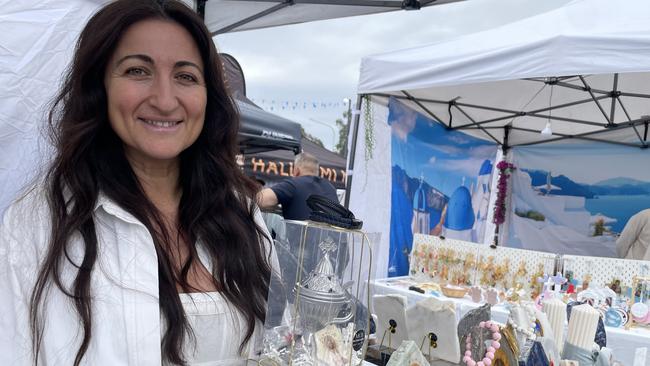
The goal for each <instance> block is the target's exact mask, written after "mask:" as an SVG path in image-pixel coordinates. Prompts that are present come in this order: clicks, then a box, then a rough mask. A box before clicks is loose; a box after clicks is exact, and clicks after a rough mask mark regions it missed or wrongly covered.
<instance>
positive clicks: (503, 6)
mask: <svg viewBox="0 0 650 366" xmlns="http://www.w3.org/2000/svg"><path fill="white" fill-rule="evenodd" d="M568 2H569V0H544V1H539V0H468V1H463V2H459V3H452V4H446V5H441V6H431V7H427V8H423V9H421V10H419V11H397V12H390V13H384V14H374V15H365V16H357V17H349V18H341V19H333V20H325V21H318V22H311V23H303V24H297V25H288V26H280V27H275V28H266V29H260V30H252V31H244V32H237V33H229V34H224V35H218V36H216V37H215V38H214V41H215V43H216V45H217V48H218V49H219V51H220V52H225V53H228V54H231V55H232V56H234V57H235V58H236V59H237V60H238V61H239V63H240V65H241V66H242V69H243V70H244V75H245V77H246V89H247V96H248V97H249V98H250V99H252V100H254V101H255V102H256V103H257V104H258V105H259V106H260V107H262V108H264V109H265V110H267V111H270V112H273V113H276V114H278V115H280V116H282V117H285V118H288V119H291V120H294V121H296V122H299V123H300V124H301V125H302V126H303V127H304V129H305V130H306V131H307V132H308V133H310V134H312V135H315V136H317V137H319V138H320V139H321V140H322V141H323V143H324V144H325V147H327V148H330V149H332V148H333V146H334V145H335V144H336V142H337V141H338V131H337V130H336V125H335V121H336V119H337V118H341V117H342V114H343V112H344V111H345V110H346V109H347V106H346V105H345V104H344V102H343V100H344V99H345V98H349V99H352V101H353V102H354V101H356V90H357V82H358V79H359V65H360V61H361V58H362V57H364V56H367V55H371V54H376V53H383V52H388V51H395V50H400V49H405V48H410V47H416V46H422V45H426V44H431V43H434V42H437V41H441V40H447V39H452V38H454V37H458V36H461V35H463V34H469V33H473V32H477V31H481V30H485V29H490V28H493V27H496V26H499V25H502V24H506V23H509V22H512V21H516V20H518V19H522V18H525V17H528V16H531V15H535V14H538V13H542V12H545V11H548V10H551V9H554V8H557V7H559V6H562V5H564V4H566V3H568ZM549 26H551V25H549ZM283 107H284V108H283Z"/></svg>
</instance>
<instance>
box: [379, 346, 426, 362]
mask: <svg viewBox="0 0 650 366" xmlns="http://www.w3.org/2000/svg"><path fill="white" fill-rule="evenodd" d="M386 366H429V361H427V359H426V358H425V357H424V355H423V354H422V352H421V351H420V349H419V348H418V346H417V345H416V344H415V342H413V341H403V342H402V344H400V346H399V347H398V348H397V349H396V350H395V352H393V353H392V354H391V356H390V359H389V360H388V363H387V364H386Z"/></svg>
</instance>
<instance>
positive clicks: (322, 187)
mask: <svg viewBox="0 0 650 366" xmlns="http://www.w3.org/2000/svg"><path fill="white" fill-rule="evenodd" d="M271 189H272V190H273V192H274V193H275V195H276V196H277V198H278V202H279V203H280V204H281V205H282V216H284V218H285V219H286V220H307V219H308V218H309V213H310V212H311V210H310V209H309V206H307V198H309V196H311V195H312V194H317V195H320V196H324V197H326V198H328V199H330V200H332V201H334V202H338V198H337V196H336V189H334V186H332V184H330V182H328V181H327V180H326V179H324V178H321V177H316V176H313V175H303V176H300V177H295V178H292V179H288V180H286V181H284V182H281V183H278V184H276V185H274V186H273V187H271Z"/></svg>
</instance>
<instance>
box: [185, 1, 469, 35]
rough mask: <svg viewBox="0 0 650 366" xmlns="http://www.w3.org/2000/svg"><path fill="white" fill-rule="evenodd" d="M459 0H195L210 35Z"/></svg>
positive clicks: (413, 8)
mask: <svg viewBox="0 0 650 366" xmlns="http://www.w3.org/2000/svg"><path fill="white" fill-rule="evenodd" d="M457 1H461V0H194V3H196V7H195V9H197V11H199V13H201V12H204V15H205V18H204V19H205V23H206V24H207V25H208V28H209V29H210V31H211V32H212V34H213V35H216V34H220V33H226V32H237V31H242V30H249V29H258V28H267V27H274V26H278V25H286V24H296V23H304V22H310V21H315V20H324V19H334V18H342V17H350V16H355V15H364V14H374V13H383V12H388V11H394V10H401V9H404V10H417V9H420V8H421V7H426V6H432V5H440V4H446V3H451V2H457Z"/></svg>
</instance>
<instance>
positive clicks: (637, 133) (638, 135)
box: [612, 96, 646, 146]
mask: <svg viewBox="0 0 650 366" xmlns="http://www.w3.org/2000/svg"><path fill="white" fill-rule="evenodd" d="M616 100H617V101H618V104H619V105H620V106H621V109H622V110H623V113H625V117H627V120H628V122H631V121H632V117H630V114H629V113H627V109H626V108H625V105H624V104H623V101H622V100H621V97H620V96H616ZM612 102H613V100H612ZM632 129H633V130H634V133H636V137H638V138H639V141H641V145H643V146H646V143H645V140H644V139H642V138H641V135H640V134H639V131H638V130H637V129H636V126H635V125H632Z"/></svg>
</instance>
